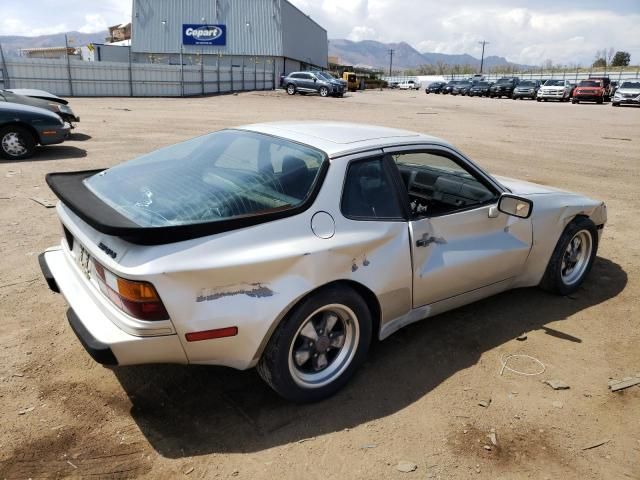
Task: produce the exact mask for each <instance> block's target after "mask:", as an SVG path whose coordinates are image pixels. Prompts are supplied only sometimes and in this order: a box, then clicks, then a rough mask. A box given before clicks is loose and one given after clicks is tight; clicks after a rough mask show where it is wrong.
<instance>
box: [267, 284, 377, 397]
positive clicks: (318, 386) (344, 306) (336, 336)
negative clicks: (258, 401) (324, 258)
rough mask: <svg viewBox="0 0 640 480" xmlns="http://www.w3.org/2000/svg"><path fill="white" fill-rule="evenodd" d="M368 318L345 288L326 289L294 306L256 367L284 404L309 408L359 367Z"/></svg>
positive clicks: (365, 309) (365, 344) (354, 295)
mask: <svg viewBox="0 0 640 480" xmlns="http://www.w3.org/2000/svg"><path fill="white" fill-rule="evenodd" d="M370 341H371V313H370V312H369V308H368V307H367V304H366V303H365V302H364V300H363V299H362V297H360V295H358V294H357V293H356V292H355V291H354V290H352V289H351V288H349V287H337V286H334V287H329V288H326V289H324V290H321V291H320V292H318V293H316V294H313V295H311V296H310V297H308V298H306V299H304V300H303V301H302V302H301V303H300V304H298V305H297V306H296V307H294V309H293V310H292V312H291V313H290V314H289V315H288V316H287V318H286V319H285V320H283V322H282V323H281V324H280V325H279V326H278V328H277V329H276V331H275V332H274V334H273V336H272V337H271V339H270V340H269V343H268V344H267V347H266V349H265V352H264V354H263V356H262V358H261V359H260V362H259V363H258V367H257V368H258V373H259V374H260V376H261V377H262V378H263V379H264V380H265V381H266V382H267V383H268V384H269V385H270V386H271V388H273V389H274V390H275V391H276V392H278V393H279V394H280V395H281V396H283V397H284V398H286V399H288V400H291V401H294V402H313V401H318V400H322V399H324V398H327V397H329V396H331V395H333V394H334V393H336V392H337V391H338V390H339V389H340V388H342V387H343V386H344V385H345V384H346V383H347V381H348V380H349V378H351V376H352V375H353V374H354V372H355V371H356V370H357V368H358V367H359V366H360V365H361V364H362V362H363V361H364V359H365V357H366V355H367V351H368V349H369V343H370Z"/></svg>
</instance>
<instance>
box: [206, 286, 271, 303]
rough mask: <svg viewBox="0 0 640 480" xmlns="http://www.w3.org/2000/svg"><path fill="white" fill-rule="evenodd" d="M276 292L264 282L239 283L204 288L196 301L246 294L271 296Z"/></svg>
mask: <svg viewBox="0 0 640 480" xmlns="http://www.w3.org/2000/svg"><path fill="white" fill-rule="evenodd" d="M274 294H275V292H274V291H273V290H271V289H270V288H269V287H267V286H265V285H263V284H262V283H239V284H237V285H228V286H224V287H217V288H203V289H202V290H200V291H199V292H198V296H197V297H196V302H210V301H212V300H218V299H219V298H224V297H233V296H236V295H246V296H247V297H252V298H263V297H271V296H273V295H274Z"/></svg>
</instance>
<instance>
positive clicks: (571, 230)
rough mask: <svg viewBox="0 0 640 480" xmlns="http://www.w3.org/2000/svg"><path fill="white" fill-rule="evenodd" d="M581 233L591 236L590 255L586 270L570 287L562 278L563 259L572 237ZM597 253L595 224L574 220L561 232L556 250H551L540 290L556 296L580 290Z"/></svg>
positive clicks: (588, 221) (586, 219)
mask: <svg viewBox="0 0 640 480" xmlns="http://www.w3.org/2000/svg"><path fill="white" fill-rule="evenodd" d="M581 231H585V232H588V234H589V235H590V236H591V255H590V256H589V259H588V263H587V265H586V268H585V269H584V271H583V273H582V274H581V275H580V277H579V279H578V280H577V281H575V282H573V283H571V284H570V285H567V284H566V283H565V281H564V280H563V278H562V263H563V258H564V256H565V252H566V250H567V247H568V246H569V242H571V240H572V239H573V238H574V236H575V235H576V234H577V233H578V232H581ZM597 252H598V229H597V228H596V226H595V224H594V223H593V222H592V221H591V219H589V218H587V217H576V218H574V219H573V220H572V221H571V223H569V224H568V225H567V226H566V227H565V229H564V232H562V235H561V236H560V239H559V240H558V243H557V244H556V248H555V249H554V250H553V254H552V255H551V259H550V260H549V264H548V265H547V269H546V271H545V273H544V276H543V277H542V281H541V282H540V285H539V286H540V288H542V289H543V290H546V291H548V292H551V293H555V294H557V295H570V294H571V293H573V292H575V291H576V290H578V288H580V285H582V283H583V282H584V280H585V278H586V277H587V275H589V272H590V271H591V267H592V266H593V261H594V259H595V258H596V254H597Z"/></svg>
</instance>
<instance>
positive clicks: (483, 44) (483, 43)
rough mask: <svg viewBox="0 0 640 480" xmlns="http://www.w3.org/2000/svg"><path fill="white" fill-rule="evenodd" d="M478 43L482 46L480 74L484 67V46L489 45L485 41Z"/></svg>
mask: <svg viewBox="0 0 640 480" xmlns="http://www.w3.org/2000/svg"><path fill="white" fill-rule="evenodd" d="M478 43H479V44H480V45H482V57H481V58H480V73H482V67H483V66H484V46H485V45H489V42H487V41H486V40H482V41H481V42H478Z"/></svg>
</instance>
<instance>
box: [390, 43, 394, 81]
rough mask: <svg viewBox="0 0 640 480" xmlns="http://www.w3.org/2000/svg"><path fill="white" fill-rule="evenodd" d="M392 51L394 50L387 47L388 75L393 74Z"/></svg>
mask: <svg viewBox="0 0 640 480" xmlns="http://www.w3.org/2000/svg"><path fill="white" fill-rule="evenodd" d="M393 52H394V50H393V49H392V48H390V49H389V76H391V75H393V73H392V70H393Z"/></svg>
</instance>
